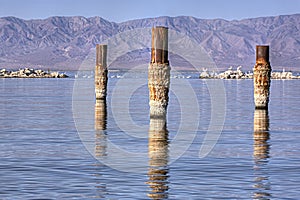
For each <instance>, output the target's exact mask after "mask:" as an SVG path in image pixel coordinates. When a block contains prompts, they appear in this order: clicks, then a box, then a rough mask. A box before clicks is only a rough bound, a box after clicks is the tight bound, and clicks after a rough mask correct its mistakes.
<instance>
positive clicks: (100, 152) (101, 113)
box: [95, 99, 107, 157]
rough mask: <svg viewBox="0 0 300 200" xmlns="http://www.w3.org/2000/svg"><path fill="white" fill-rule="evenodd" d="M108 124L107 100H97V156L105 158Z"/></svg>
mask: <svg viewBox="0 0 300 200" xmlns="http://www.w3.org/2000/svg"><path fill="white" fill-rule="evenodd" d="M106 124H107V108H106V100H105V99H103V100H102V99H96V104H95V156H96V157H103V156H105V155H106V149H107V144H106V142H107V139H106V134H105V131H104V130H106Z"/></svg>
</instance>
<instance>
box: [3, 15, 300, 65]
mask: <svg viewBox="0 0 300 200" xmlns="http://www.w3.org/2000/svg"><path fill="white" fill-rule="evenodd" d="M153 26H167V27H169V29H172V30H175V31H178V32H180V33H183V34H185V35H187V36H189V37H191V38H193V39H194V40H195V41H197V42H198V43H199V44H201V45H202V46H203V47H204V49H205V50H206V51H207V52H208V54H209V55H210V56H211V57H212V58H213V60H214V61H215V62H216V64H217V66H218V67H220V68H222V67H228V66H229V65H234V66H236V65H243V66H244V67H245V68H248V69H250V68H252V66H253V64H254V62H255V45H257V44H269V45H270V48H271V55H270V59H271V64H272V66H274V67H275V68H276V67H277V68H278V69H279V68H280V67H286V68H287V69H293V70H295V69H296V70H297V68H298V67H300V31H299V30H300V14H295V15H284V16H275V17H261V18H254V19H244V20H234V21H227V20H223V19H198V18H194V17H187V16H179V17H158V18H147V19H137V20H131V21H126V22H122V23H114V22H109V21H107V20H105V19H103V18H100V17H91V18H85V17H79V16H76V17H50V18H47V19H40V20H23V19H19V18H15V17H3V18H0V46H1V48H0V67H9V68H12V67H16V68H18V67H20V66H39V67H41V68H63V69H77V68H78V67H79V65H80V64H81V63H82V61H83V60H84V59H85V57H86V55H87V54H88V53H89V52H90V50H91V49H92V48H94V47H95V45H96V44H97V43H101V42H102V41H104V40H105V39H107V38H108V37H111V36H113V35H115V34H117V33H121V32H124V31H128V30H132V29H136V28H146V27H153ZM147 39H149V38H147ZM145 40H146V38H145ZM142 56H146V55H142ZM147 56H148V54H147ZM145 59H149V58H145Z"/></svg>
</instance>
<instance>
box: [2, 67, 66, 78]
mask: <svg viewBox="0 0 300 200" xmlns="http://www.w3.org/2000/svg"><path fill="white" fill-rule="evenodd" d="M67 77H69V76H68V75H66V74H64V73H59V72H58V71H53V72H51V71H43V70H41V69H29V68H21V69H19V70H17V71H10V70H7V69H1V70H0V78H67Z"/></svg>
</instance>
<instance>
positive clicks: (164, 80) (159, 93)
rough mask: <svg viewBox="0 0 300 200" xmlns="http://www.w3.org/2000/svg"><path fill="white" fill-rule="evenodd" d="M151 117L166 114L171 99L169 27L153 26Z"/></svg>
mask: <svg viewBox="0 0 300 200" xmlns="http://www.w3.org/2000/svg"><path fill="white" fill-rule="evenodd" d="M148 87H149V98H150V102H149V104H150V117H163V116H165V115H166V111H167V106H168V101H169V87H170V66H169V60H168V28H166V27H161V26H159V27H154V28H152V45H151V62H150V64H149V68H148Z"/></svg>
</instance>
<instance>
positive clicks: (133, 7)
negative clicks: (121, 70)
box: [0, 0, 300, 22]
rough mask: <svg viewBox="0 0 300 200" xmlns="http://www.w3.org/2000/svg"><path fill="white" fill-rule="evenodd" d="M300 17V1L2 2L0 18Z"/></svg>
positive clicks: (120, 19)
mask: <svg viewBox="0 0 300 200" xmlns="http://www.w3.org/2000/svg"><path fill="white" fill-rule="evenodd" d="M295 13H300V0H151V1H147V0H106V1H104V0H0V17H4V16H15V17H19V18H23V19H36V18H39V19H44V18H47V17H50V16H85V17H92V16H100V17H103V18H105V19H107V20H109V21H115V22H122V21H126V20H131V19H138V18H146V17H157V16H180V15H186V16H194V17H197V18H203V19H214V18H223V19H227V20H233V19H244V18H253V17H262V16H275V15H285V14H295Z"/></svg>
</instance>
